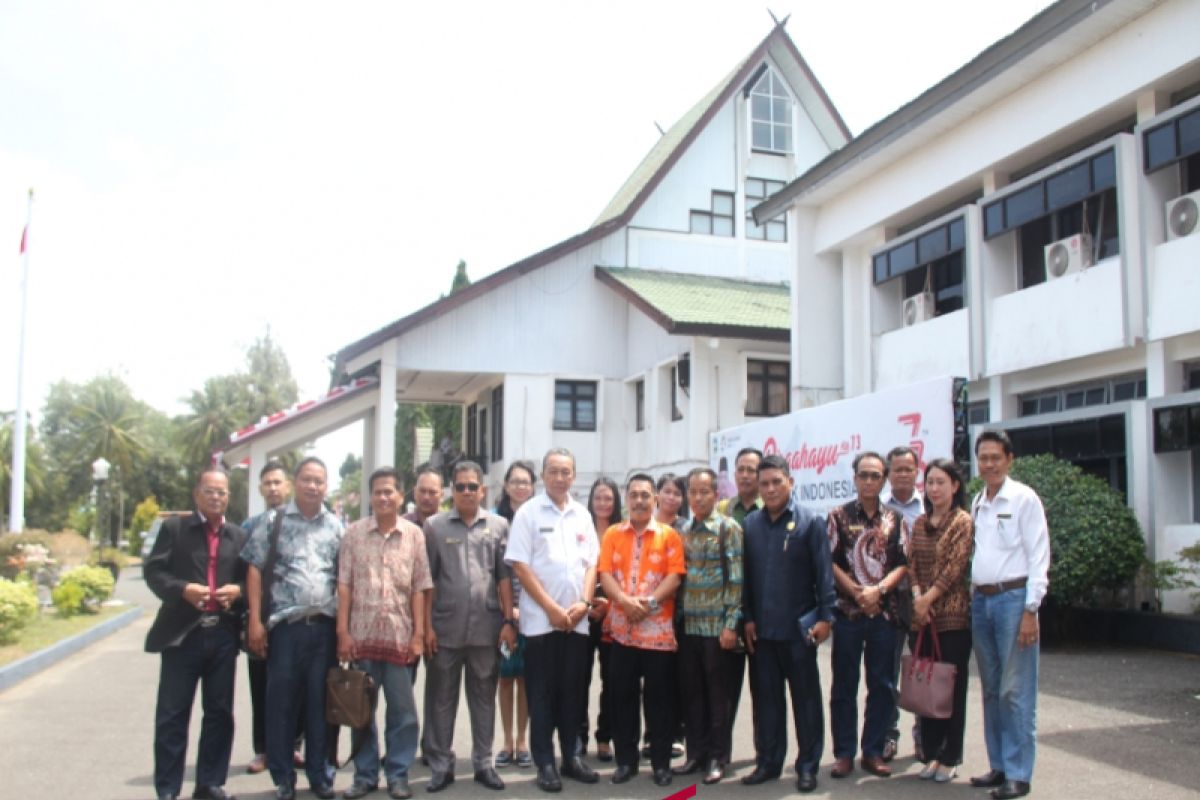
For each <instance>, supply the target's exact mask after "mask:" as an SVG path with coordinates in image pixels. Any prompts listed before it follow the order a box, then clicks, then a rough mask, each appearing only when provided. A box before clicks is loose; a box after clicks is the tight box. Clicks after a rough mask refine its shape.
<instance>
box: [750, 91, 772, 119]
mask: <svg viewBox="0 0 1200 800" xmlns="http://www.w3.org/2000/svg"><path fill="white" fill-rule="evenodd" d="M750 119H752V120H754V121H755V122H758V121H763V122H769V121H770V120H771V98H769V97H764V96H762V95H758V94H756V95H751V96H750Z"/></svg>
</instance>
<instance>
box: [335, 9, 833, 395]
mask: <svg viewBox="0 0 1200 800" xmlns="http://www.w3.org/2000/svg"><path fill="white" fill-rule="evenodd" d="M786 23H787V19H786V18H785V19H784V20H782V21H780V22H778V23H777V24H776V25H775V26H774V27H773V28H772V29H771V32H770V33H768V34H767V36H766V37H765V38H764V39H763V40H762V41H761V42H759V43H758V45H757V46H756V47H755V48H754V50H752V51H751V52H750V54H749V55H748V56H747V57H746V58H745V59H743V60H742V62H741V63H739V64H738V65H737V67H735V68H734V70H733V71H732V72H730V73H729V74H728V75H726V76H725V78H723V79H722V80H721V82H720V83H718V84H717V85H716V86H715V87H713V89H712V90H711V91H710V92H709V93H708V94H706V95H705V96H704V97H703V98H701V100H700V102H698V103H697V104H696V105H695V106H693V107H692V108H691V109H690V110H689V111H688V112H687V113H686V114H684V115H683V117H682V118H681V119H680V120H679V121H678V122H676V123H675V124H674V125H673V126H671V129H670V130H669V131H667V133H666V134H665V135H664V136H662V137H661V138H660V139H659V141H658V142H657V143H656V144H655V145H654V147H653V148H651V150H650V152H649V153H648V154H647V155H646V157H645V158H644V159H642V162H641V163H640V164H639V165H638V167H637V169H635V170H634V172H633V174H632V175H631V176H630V177H629V179H628V180H626V181H625V183H624V184H623V185H622V186H621V188H620V189H619V190H618V191H617V194H616V196H614V197H613V199H612V200H611V201H610V202H609V204H608V206H607V207H605V209H604V211H602V212H601V214H600V216H599V217H598V218H597V219H596V221H595V222H593V223H592V226H591V227H590V228H588V229H587V230H585V231H583V232H582V233H578V234H576V235H574V236H572V237H570V238H567V239H564V240H563V241H561V242H559V243H557V244H555V245H551V246H550V247H548V248H546V249H545V250H542V251H540V252H538V253H535V254H533V255H531V256H528V257H526V258H524V259H521V260H520V261H517V262H516V263H514V264H511V265H509V266H508V267H505V268H504V269H501V270H499V271H497V272H493V273H492V274H491V275H488V276H487V277H486V278H483V279H481V280H479V281H477V282H475V283H473V284H471V285H470V286H468V287H467V288H465V289H463V290H461V291H459V292H456V293H454V294H452V295H449V296H447V297H443V298H441V299H439V300H436V301H434V302H433V303H430V304H429V305H427V306H425V307H424V308H421V309H418V310H417V311H415V312H413V313H412V314H409V315H408V316H406V317H401V318H400V319H398V320H396V321H395V322H392V323H391V324H389V325H387V326H385V327H383V328H380V329H379V330H377V331H375V332H373V333H370V334H368V335H367V336H364V337H363V338H361V339H359V340H357V341H355V342H352V343H351V344H348V345H346V346H345V347H343V348H342V349H341V350H339V351H337V353H335V354H334V355H333V359H334V366H333V370H332V383H337V382H338V381H339V380H340V378H341V376H342V372H343V370H344V369H345V365H346V364H347V363H348V362H349V361H351V360H352V359H354V358H356V357H358V356H359V355H361V354H363V353H365V352H367V351H368V350H370V349H372V348H373V347H377V346H379V345H380V344H383V343H384V342H386V341H387V340H389V339H393V338H395V337H397V336H399V335H400V334H402V333H404V332H405V331H407V330H410V329H412V328H414V327H416V326H418V325H420V324H421V323H423V322H425V321H427V320H430V319H434V318H436V317H438V316H441V315H442V314H444V313H446V312H448V311H451V310H452V309H455V308H458V307H459V306H461V305H463V304H465V303H469V302H470V301H472V300H474V299H475V298H477V297H479V296H481V295H484V294H486V293H487V292H489V291H491V290H492V289H494V288H496V287H498V286H501V285H503V284H505V283H508V282H509V281H512V280H515V279H516V278H518V277H520V276H522V275H524V274H526V273H528V272H532V271H533V270H535V269H538V268H539V267H543V266H545V265H547V264H549V263H551V262H553V261H555V260H557V259H559V258H561V257H563V256H565V255H567V254H569V253H572V252H574V251H576V250H578V249H579V248H581V247H585V246H587V245H588V244H591V243H592V242H595V241H597V240H599V239H602V238H603V237H605V236H607V235H608V234H610V233H612V232H614V231H617V230H620V229H621V228H622V227H623V226H624V225H625V224H627V223H628V222H629V220H631V219H632V218H633V215H634V214H635V213H637V210H638V209H639V208H641V206H642V204H643V203H645V201H646V199H647V198H649V196H650V195H651V194H652V193H653V191H654V190H655V189H656V188H657V187H658V184H659V183H660V182H661V181H662V180H663V178H664V177H666V175H667V173H668V172H670V171H671V168H672V167H673V166H675V164H676V162H678V161H679V159H680V158H681V157H682V156H683V154H684V153H685V152H686V151H687V149H688V147H690V146H691V144H692V142H693V141H695V139H696V137H698V136H699V135H700V133H701V132H702V131H703V130H704V128H705V127H706V126H707V125H708V123H709V122H710V121H711V120H712V118H713V117H714V116H716V114H717V112H718V111H719V110H720V109H721V107H722V106H723V105H724V104H725V102H726V101H727V100H728V99H729V98H730V97H732V96H733V94H734V93H735V92H737V91H738V90H739V89H740V88H741V87H742V85H743V84H744V83H745V82H746V81H747V80H749V78H750V76H751V75H752V74H753V73H754V70H755V69H756V68H757V67H758V65H759V64H760V63H761V62H762V60H763V59H764V58H765V57H766V56H767V55H768V53H773V54H775V55H776V60H777V61H778V60H780V56H781V55H787V56H788V57H790V59H791V61H793V62H794V64H795V66H796V68H798V69H799V70H800V74H802V75H803V76H804V79H805V80H806V82H807V84H808V85H807V86H805V87H803V89H801V88H800V87H793V88H794V89H796V90H797V91H798V92H800V94H801V96H802V97H801V102H802V104H803V105H804V106H805V109H806V110H807V111H808V113H809V116H810V117H811V118H812V119H813V120H814V122H816V123H817V126H818V129H823V131H824V134H823V135H825V136H826V138H827V139H833V140H837V139H838V138H840V141H838V142H837V144H839V145H840V144H841V143H844V142H845V141H847V140H849V139H850V130H849V128H847V127H846V123H845V121H844V120H843V119H842V117H841V115H840V114H839V113H838V112H837V109H836V108H834V106H833V102H832V101H831V100H830V99H829V95H828V94H826V93H825V90H824V88H823V87H822V86H821V84H820V83H819V82H818V81H817V78H816V76H815V75H814V74H813V73H812V70H811V69H809V66H808V64H807V62H805V61H804V58H803V57H802V56H801V55H800V51H799V50H797V49H796V45H795V43H794V42H792V40H791V38H790V37H789V36H788V35H787V32H786V31H784V25H785V24H786ZM781 48H782V51H781V50H780V49H781ZM790 66H791V65H789V67H790ZM789 72H790V69H789ZM806 94H810V95H811V98H809V99H808V102H805V98H804V95H806ZM814 104H815V107H814ZM839 134H840V137H839ZM831 146H833V145H832V144H831Z"/></svg>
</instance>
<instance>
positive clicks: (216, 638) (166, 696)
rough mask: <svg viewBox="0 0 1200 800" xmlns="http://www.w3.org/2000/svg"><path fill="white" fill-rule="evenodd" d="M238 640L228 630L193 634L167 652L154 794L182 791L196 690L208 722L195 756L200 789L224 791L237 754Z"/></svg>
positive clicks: (203, 724) (157, 715)
mask: <svg viewBox="0 0 1200 800" xmlns="http://www.w3.org/2000/svg"><path fill="white" fill-rule="evenodd" d="M237 654H238V648H237V637H236V636H235V635H234V633H233V631H232V630H231V629H230V628H229V626H228V625H225V624H220V625H215V626H213V627H211V628H199V627H198V628H193V629H192V631H191V632H190V633H188V635H187V636H185V637H184V639H183V641H182V642H180V643H179V645H178V646H177V647H168V648H167V649H166V650H163V652H162V666H161V669H160V671H159V678H158V705H157V707H156V708H155V710H154V789H155V791H156V792H157V793H158V794H159V795H160V796H162V795H178V794H180V790H181V789H182V786H183V771H184V756H185V754H186V753H187V742H188V722H189V720H191V718H192V701H193V700H194V699H195V697H196V684H197V683H199V684H200V702H201V704H202V706H203V708H204V719H203V721H202V722H201V723H200V747H199V750H198V752H197V754H196V784H197V785H198V786H224V785H225V777H226V775H227V774H228V772H229V754H230V752H231V751H232V749H233V676H234V673H235V672H236V669H235V668H236V667H237Z"/></svg>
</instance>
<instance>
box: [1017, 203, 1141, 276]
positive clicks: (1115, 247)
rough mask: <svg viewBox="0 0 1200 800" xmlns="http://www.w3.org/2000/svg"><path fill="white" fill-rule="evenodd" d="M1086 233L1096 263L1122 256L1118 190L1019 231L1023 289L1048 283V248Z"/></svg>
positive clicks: (1039, 220)
mask: <svg viewBox="0 0 1200 800" xmlns="http://www.w3.org/2000/svg"><path fill="white" fill-rule="evenodd" d="M1084 232H1086V233H1088V234H1089V235H1091V237H1092V256H1093V261H1099V260H1101V259H1104V258H1109V257H1111V256H1115V255H1119V254H1120V252H1121V246H1120V245H1121V240H1120V231H1119V227H1118V224H1117V190H1116V189H1109V190H1107V191H1105V192H1104V193H1103V194H1099V195H1096V196H1095V197H1092V198H1091V199H1089V200H1084V201H1083V202H1082V203H1078V204H1076V205H1073V206H1070V207H1068V208H1065V209H1062V210H1061V211H1056V212H1054V213H1052V214H1050V215H1048V216H1045V217H1042V218H1040V219H1036V220H1034V221H1033V222H1030V223H1028V224H1026V225H1023V226H1021V228H1019V229H1018V231H1017V235H1018V237H1020V239H1019V244H1020V257H1021V288H1023V289H1024V288H1027V287H1029V286H1036V285H1037V284H1039V283H1043V282H1045V280H1046V246H1047V245H1049V244H1053V243H1054V242H1057V241H1059V240H1060V239H1065V238H1067V237H1068V236H1073V235H1075V234H1077V233H1084Z"/></svg>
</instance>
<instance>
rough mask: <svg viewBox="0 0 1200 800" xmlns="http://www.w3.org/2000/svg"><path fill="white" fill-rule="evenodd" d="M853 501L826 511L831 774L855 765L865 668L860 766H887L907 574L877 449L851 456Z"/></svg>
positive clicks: (899, 526)
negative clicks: (884, 499) (831, 588)
mask: <svg viewBox="0 0 1200 800" xmlns="http://www.w3.org/2000/svg"><path fill="white" fill-rule="evenodd" d="M853 467H854V488H855V490H856V491H857V493H858V498H857V499H856V500H851V501H850V502H849V503H846V504H845V505H843V506H839V507H837V508H835V509H834V510H833V511H832V512H831V513H830V514H829V527H828V531H827V533H828V536H829V548H830V550H831V552H832V557H833V580H834V583H836V584H837V592H838V599H837V608H836V609H835V611H834V620H833V686H832V688H831V689H830V698H829V723H830V728H831V730H832V732H833V755H834V758H835V759H836V760H835V761H834V764H833V769H832V770H830V773H829V774H830V775H832V776H833V777H834V778H844V777H846V776H847V775H849V774H850V772H851V771H852V770H853V769H854V752H855V749H856V748H857V746H858V743H856V742H855V739H856V738H857V734H858V699H857V698H858V679H859V675H860V674H861V671H862V670H861V667H864V666H865V668H866V673H867V708H866V713H865V718H864V719H863V730H862V740H861V745H862V761H861V762H860V763H861V764H862V768H863V769H864V770H866V771H867V772H870V773H871V774H873V775H877V776H879V777H881V778H886V777H888V776H890V775H891V774H892V768H891V767H889V766H888V765H887V763H886V762H885V761H884V759H883V748H884V744H885V740H886V738H887V733H888V728H889V727H890V726H891V722H892V713H893V711H894V710H895V703H896V701H895V698H894V697H893V694H892V691H893V683H894V681H895V677H894V676H895V667H894V664H895V658H896V638H897V637H898V636H899V635H900V632H899V626H900V625H901V624H902V623H901V620H900V606H899V603H898V602H897V599H896V591H895V590H896V588H897V587H898V586H899V585H900V582H901V581H903V580H904V576H905V574H906V573H907V570H908V560H907V559H906V558H905V555H904V551H905V546H906V544H907V541H908V538H907V535H906V533H905V531H906V527H905V525H904V518H903V517H901V516H900V514H898V513H897V512H895V511H893V510H892V509H890V508H887V507H885V506H884V505H883V504H882V503H881V502H880V501H879V496H880V493H881V492H882V490H883V482H884V480H886V479H887V465H886V464H885V463H884V460H883V457H882V456H881V455H879V454H878V453H875V452H871V451H865V452H862V453H859V454H858V455H857V456H856V457H855V459H854V464H853Z"/></svg>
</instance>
